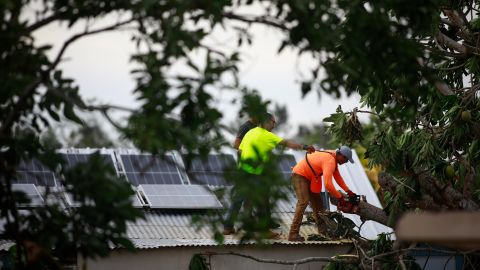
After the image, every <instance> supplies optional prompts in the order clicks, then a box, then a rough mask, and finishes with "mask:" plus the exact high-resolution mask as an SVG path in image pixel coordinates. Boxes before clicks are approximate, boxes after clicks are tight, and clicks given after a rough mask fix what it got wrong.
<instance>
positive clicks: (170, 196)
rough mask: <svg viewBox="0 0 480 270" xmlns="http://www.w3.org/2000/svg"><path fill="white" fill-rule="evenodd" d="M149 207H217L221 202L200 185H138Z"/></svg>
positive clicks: (220, 205)
mask: <svg viewBox="0 0 480 270" xmlns="http://www.w3.org/2000/svg"><path fill="white" fill-rule="evenodd" d="M139 189H140V190H141V191H142V192H143V194H144V195H145V197H146V200H147V202H148V204H149V205H150V207H151V208H163V209H218V208H222V204H221V203H220V202H219V201H218V199H217V197H216V196H215V195H214V194H213V193H212V192H211V191H210V190H209V189H208V188H207V187H206V186H201V185H140V186H139Z"/></svg>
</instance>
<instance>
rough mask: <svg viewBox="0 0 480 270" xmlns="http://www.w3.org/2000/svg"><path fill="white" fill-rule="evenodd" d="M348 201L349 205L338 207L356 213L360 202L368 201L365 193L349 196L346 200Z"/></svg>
mask: <svg viewBox="0 0 480 270" xmlns="http://www.w3.org/2000/svg"><path fill="white" fill-rule="evenodd" d="M345 201H346V202H348V204H347V205H340V204H338V205H337V209H338V210H339V211H342V212H344V213H348V214H356V213H357V212H358V208H359V204H360V202H361V201H363V202H367V196H365V195H355V196H352V197H348V198H347V199H346V200H345Z"/></svg>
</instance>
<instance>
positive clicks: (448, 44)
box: [435, 31, 468, 56]
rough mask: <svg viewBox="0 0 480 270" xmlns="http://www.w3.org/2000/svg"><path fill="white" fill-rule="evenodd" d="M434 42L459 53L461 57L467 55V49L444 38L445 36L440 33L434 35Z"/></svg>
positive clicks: (446, 37)
mask: <svg viewBox="0 0 480 270" xmlns="http://www.w3.org/2000/svg"><path fill="white" fill-rule="evenodd" d="M435 40H436V41H437V42H438V43H440V44H443V45H445V46H446V47H448V48H450V49H452V50H454V51H457V52H459V53H461V54H462V55H463V56H466V55H467V53H468V49H467V47H465V46H464V45H463V44H460V43H458V42H456V41H455V40H453V39H451V38H449V37H448V36H446V35H445V34H443V33H442V32H440V31H438V32H437V34H436V35H435Z"/></svg>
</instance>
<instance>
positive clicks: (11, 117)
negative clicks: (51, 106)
mask: <svg viewBox="0 0 480 270" xmlns="http://www.w3.org/2000/svg"><path fill="white" fill-rule="evenodd" d="M132 21H133V19H129V20H126V21H123V22H119V23H116V24H113V25H111V26H108V27H104V28H100V29H97V30H93V31H85V32H83V33H80V34H76V35H74V36H72V37H71V38H70V39H68V40H67V41H66V42H65V43H64V44H63V46H62V48H61V49H60V52H59V53H58V55H57V57H56V58H55V60H54V61H53V62H52V64H51V65H50V67H49V68H48V70H46V71H45V72H42V74H43V75H42V76H41V77H39V78H37V79H35V80H34V81H33V82H32V83H30V84H29V85H28V86H27V87H26V88H25V89H24V90H23V91H22V94H21V95H20V97H19V99H18V102H17V103H16V104H15V105H14V108H13V109H12V110H11V111H10V112H9V114H8V115H7V116H6V117H5V121H4V122H3V123H2V126H1V127H0V138H1V137H5V136H6V133H7V132H8V130H9V129H10V128H11V126H12V125H13V123H14V121H15V118H16V117H17V116H18V114H19V113H20V111H21V110H22V109H23V107H24V106H25V104H26V101H27V99H28V97H30V96H32V95H33V94H34V93H35V89H37V87H38V85H40V84H41V83H42V82H44V81H45V80H46V79H47V78H48V76H49V74H50V72H51V71H52V70H54V69H55V67H56V66H57V65H58V63H59V62H60V60H61V58H62V56H63V54H64V53H65V50H66V49H67V48H68V46H70V44H72V43H73V42H74V41H76V40H78V39H79V38H82V37H85V36H88V35H93V34H98V33H101V32H106V31H110V30H115V29H117V28H118V27H120V26H122V25H126V24H128V23H131V22H132Z"/></svg>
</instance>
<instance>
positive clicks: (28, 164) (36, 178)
mask: <svg viewBox="0 0 480 270" xmlns="http://www.w3.org/2000/svg"><path fill="white" fill-rule="evenodd" d="M13 183H15V184H34V185H38V186H50V187H53V186H55V184H56V179H55V174H54V173H53V172H52V171H51V170H50V169H49V168H47V167H46V166H45V165H43V164H42V163H40V161H38V160H37V159H31V160H28V161H24V160H22V161H20V164H19V166H18V169H17V179H16V180H15V181H14V182H13Z"/></svg>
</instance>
